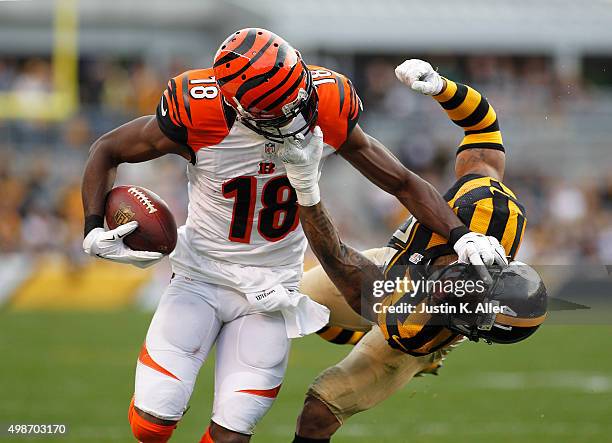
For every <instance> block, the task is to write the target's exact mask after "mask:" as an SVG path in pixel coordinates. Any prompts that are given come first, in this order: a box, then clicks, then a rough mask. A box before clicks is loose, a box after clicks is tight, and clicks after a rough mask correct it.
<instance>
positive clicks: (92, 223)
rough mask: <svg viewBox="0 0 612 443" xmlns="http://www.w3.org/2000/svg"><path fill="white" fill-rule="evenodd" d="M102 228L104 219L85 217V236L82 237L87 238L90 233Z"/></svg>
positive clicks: (93, 216)
mask: <svg viewBox="0 0 612 443" xmlns="http://www.w3.org/2000/svg"><path fill="white" fill-rule="evenodd" d="M103 227H104V217H102V216H101V215H88V216H87V217H85V235H84V236H83V237H87V234H89V232H90V231H92V230H93V229H96V228H103Z"/></svg>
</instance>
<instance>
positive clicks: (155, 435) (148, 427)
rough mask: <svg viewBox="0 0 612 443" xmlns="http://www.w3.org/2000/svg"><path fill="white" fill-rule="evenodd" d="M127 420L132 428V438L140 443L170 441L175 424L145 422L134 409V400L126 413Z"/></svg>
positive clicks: (164, 442) (163, 442)
mask: <svg viewBox="0 0 612 443" xmlns="http://www.w3.org/2000/svg"><path fill="white" fill-rule="evenodd" d="M128 420H129V422H130V426H131V427H132V433H133V434H134V437H136V439H137V440H138V441H139V442H141V443H166V442H167V441H168V440H170V437H171V436H172V433H173V432H174V430H175V429H176V426H177V424H176V423H175V424H173V425H160V424H157V423H151V422H150V421H147V420H146V419H144V418H143V417H141V416H140V415H138V413H137V412H136V410H135V409H134V399H133V398H132V401H131V403H130V408H129V411H128Z"/></svg>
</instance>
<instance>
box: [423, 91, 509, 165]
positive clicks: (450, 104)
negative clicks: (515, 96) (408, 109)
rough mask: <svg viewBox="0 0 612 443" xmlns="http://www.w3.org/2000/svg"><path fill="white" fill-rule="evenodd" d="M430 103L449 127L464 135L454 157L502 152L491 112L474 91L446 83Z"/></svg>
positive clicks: (498, 133) (500, 138)
mask: <svg viewBox="0 0 612 443" xmlns="http://www.w3.org/2000/svg"><path fill="white" fill-rule="evenodd" d="M434 99H436V100H437V101H438V103H440V105H441V106H442V108H444V110H445V111H446V113H447V114H448V117H449V118H450V119H451V120H452V121H453V123H455V124H456V125H457V126H461V127H462V128H463V129H464V131H465V136H464V137H463V140H462V141H461V144H460V145H459V149H458V150H457V153H460V152H461V151H464V150H466V149H472V148H480V149H497V150H499V151H502V152H503V151H504V145H503V140H502V136H501V132H500V130H499V123H498V122H497V115H496V114H495V110H494V109H493V107H492V106H491V105H490V104H489V102H488V101H487V99H486V98H485V97H484V96H482V95H480V93H479V92H478V91H476V90H475V89H473V88H470V87H469V86H466V85H462V84H461V83H455V82H453V81H451V80H448V79H446V89H445V90H444V91H443V92H442V93H440V94H438V95H435V96H434Z"/></svg>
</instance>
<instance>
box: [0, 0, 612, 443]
mask: <svg viewBox="0 0 612 443" xmlns="http://www.w3.org/2000/svg"><path fill="white" fill-rule="evenodd" d="M246 26H262V27H266V28H268V29H271V30H273V31H274V32H277V33H278V34H280V35H282V36H284V37H285V38H286V39H287V40H288V41H290V42H291V43H292V44H293V45H294V46H296V47H297V48H298V49H300V50H301V51H302V53H303V55H304V57H305V59H306V60H307V62H308V63H312V64H321V65H324V66H326V67H329V68H332V69H335V70H337V71H339V72H342V73H344V74H346V75H348V76H349V77H350V78H352V79H353V81H354V84H355V86H356V88H357V91H358V92H359V94H360V96H361V98H362V100H363V103H364V108H365V112H364V113H363V117H362V120H361V122H360V123H361V125H362V126H363V127H364V128H365V129H366V130H367V131H368V132H369V133H371V134H372V135H374V136H376V137H377V138H379V139H380V140H381V141H383V142H384V143H385V144H386V145H387V146H388V147H389V148H390V149H391V150H392V151H393V152H395V153H396V155H397V156H398V157H399V158H400V159H401V160H402V161H403V162H404V163H405V164H406V165H407V166H408V167H410V168H411V169H412V170H414V171H416V172H418V173H420V174H421V175H422V176H424V177H425V178H426V179H428V180H430V181H431V182H432V183H433V184H434V185H436V186H437V187H438V189H439V190H440V191H444V190H445V187H446V186H448V185H449V184H450V183H451V182H452V162H453V158H454V151H455V147H456V145H457V143H458V141H459V140H460V138H461V131H460V130H459V129H458V128H456V127H454V126H453V125H452V124H450V123H449V122H448V121H447V119H446V117H445V115H444V114H443V113H442V112H441V111H440V110H439V109H438V106H437V105H436V104H435V103H434V102H433V101H432V100H430V99H428V98H426V97H420V96H417V95H416V94H413V93H411V92H410V91H407V90H406V89H405V88H404V87H403V86H402V85H400V84H399V83H398V82H397V81H396V80H395V77H394V74H393V69H394V67H395V66H396V65H397V64H398V63H399V62H401V61H403V60H404V59H405V58H424V59H426V60H429V61H431V62H432V64H433V65H434V66H436V67H438V68H439V70H440V72H441V73H443V74H444V75H446V76H448V77H449V78H452V79H454V80H457V81H461V82H464V83H467V84H470V85H472V86H474V87H475V88H476V89H478V90H480V91H481V92H483V93H484V94H486V95H487V97H488V98H489V100H490V102H491V103H492V104H493V106H494V107H495V109H496V111H497V114H498V116H499V118H500V124H501V127H502V131H503V136H504V142H505V146H506V149H507V153H508V167H507V176H506V179H505V182H506V184H508V185H509V186H510V187H511V188H512V189H513V190H514V191H515V192H516V193H517V195H518V196H519V198H521V199H522V201H523V202H524V203H525V205H526V207H527V211H528V214H527V215H528V227H527V231H526V238H525V241H524V243H523V245H522V249H521V252H520V253H519V258H520V259H521V260H523V261H526V262H528V263H535V264H540V265H550V268H551V269H553V271H551V272H549V274H550V275H549V276H548V278H549V280H547V283H548V284H549V285H550V286H552V287H554V288H564V287H567V286H568V285H569V284H570V283H571V284H572V285H574V286H572V288H580V287H581V285H582V287H584V286H585V285H587V286H588V287H589V288H591V289H590V290H593V291H599V292H600V293H606V291H607V293H608V294H609V293H610V284H609V278H608V279H607V280H606V279H605V278H601V277H600V276H599V274H598V273H597V272H595V273H594V274H596V275H597V277H592V276H591V275H590V274H591V273H590V272H584V269H585V266H586V267H587V268H588V269H589V270H593V269H599V268H603V266H602V265H605V264H610V263H612V144H611V141H610V138H611V137H610V136H611V135H612V129H611V127H610V122H611V121H612V2H610V1H604V0H592V1H590V2H588V6H586V4H583V3H581V2H570V1H566V0H537V1H525V0H520V1H516V2H502V1H499V0H495V1H481V0H472V1H469V2H461V6H459V4H458V3H457V2H453V1H451V0H439V1H437V2H435V3H433V2H412V1H400V0H386V1H380V2H368V1H365V0H357V1H348V0H341V1H334V2H323V1H311V2H294V1H280V0H259V1H256V2H240V1H237V0H236V1H234V0H232V1H214V0H175V1H173V2H164V1H145V0H127V1H124V2H97V1H94V0H83V1H80V2H78V1H76V0H57V1H51V0H33V1H12V2H6V1H0V190H1V191H0V221H1V223H0V279H1V282H2V284H1V285H0V308H1V310H0V355H1V356H2V357H0V361H1V362H2V364H0V424H2V426H4V425H5V424H7V423H50V422H51V423H56V422H58V423H67V424H68V426H69V433H68V435H67V436H66V437H63V438H62V439H61V441H74V442H80V441H85V440H86V441H99V442H109V441H113V442H115V441H117V442H124V441H125V442H127V441H131V440H130V437H129V428H128V426H127V424H126V411H127V402H128V401H129V397H130V395H131V389H132V388H131V383H132V373H133V366H134V364H135V358H136V355H137V352H138V349H139V345H140V343H141V341H142V339H143V337H144V333H145V331H146V325H147V322H148V320H149V318H150V315H151V309H152V308H153V307H154V306H155V303H156V301H157V297H159V295H160V292H161V290H163V286H164V284H165V283H166V282H167V280H168V278H169V267H168V265H167V263H164V264H162V265H158V266H156V267H155V269H153V270H152V271H140V270H137V269H136V268H132V267H126V266H117V265H114V264H109V263H106V262H101V261H93V260H90V259H89V258H87V257H86V256H84V254H83V253H82V252H81V241H82V212H81V211H82V210H81V203H80V189H79V184H80V176H81V172H82V167H83V163H84V161H85V159H86V158H87V152H88V148H89V145H90V144H91V142H92V141H93V140H94V139H95V138H96V137H98V136H99V135H101V134H102V133H104V132H105V131H107V130H109V129H112V128H113V127H115V126H117V125H119V124H121V123H123V122H125V121H128V120H129V119H131V118H132V117H134V116H138V115H142V114H150V113H153V112H154V109H155V106H156V104H157V102H158V99H159V96H160V93H161V91H162V90H163V88H164V86H165V83H166V81H167V79H168V78H169V77H171V76H174V75H176V74H178V73H180V72H182V71H183V70H185V69H188V68H192V67H199V66H208V65H209V64H210V63H211V60H212V56H213V54H214V51H215V50H216V47H217V45H218V43H219V42H220V41H221V40H222V39H223V38H224V37H225V36H226V34H228V33H230V32H231V31H233V30H234V29H238V28H241V27H246ZM184 168H185V165H184V162H183V161H182V160H181V159H178V158H177V159H174V158H164V159H160V160H156V161H153V162H150V163H147V164H144V165H137V166H122V168H121V169H120V177H119V182H122V183H133V184H138V185H142V186H145V187H149V188H150V189H153V190H154V191H155V192H157V193H158V194H160V195H161V196H162V197H163V198H164V199H165V200H166V201H167V202H168V203H169V204H170V206H171V207H172V209H173V210H174V211H175V214H176V218H177V220H178V221H183V220H184V217H185V211H186V192H185V191H186V181H185V177H184ZM322 182H323V189H322V192H323V195H324V200H325V201H326V204H327V205H328V207H330V208H331V212H332V215H333V217H334V220H335V221H336V223H337V224H338V226H339V228H340V231H341V233H342V235H343V237H344V238H346V239H347V241H348V242H349V243H350V244H352V245H354V246H358V247H362V248H366V247H374V246H377V245H380V244H382V243H384V242H386V240H387V238H388V237H389V235H390V234H391V233H392V232H393V230H394V229H395V227H396V226H397V225H398V223H399V222H400V221H402V220H403V219H404V218H405V216H406V213H405V212H404V211H403V210H402V209H401V208H400V207H399V205H398V204H397V203H396V202H395V201H394V199H393V198H392V197H390V196H388V195H386V194H384V193H382V192H381V191H379V190H377V189H376V188H375V187H373V186H372V185H370V184H368V183H367V182H366V181H365V180H364V179H363V178H362V177H360V176H359V174H358V173H356V171H354V170H352V169H351V167H350V166H349V165H348V164H347V163H346V162H344V161H343V160H342V159H340V158H331V159H329V160H328V161H327V163H326V165H325V168H324V172H323V179H322ZM312 261H313V259H312V257H309V259H308V263H309V264H311V263H312ZM576 265H580V269H581V271H580V272H578V271H573V269H574V268H573V267H574V266H576ZM555 269H556V270H555ZM560 270H563V272H561V271H560ZM557 323H560V322H557ZM584 323H589V321H588V320H586V321H584ZM598 323H599V324H596V325H593V324H591V325H580V326H575V325H574V326H567V325H559V324H551V325H547V326H546V327H545V328H543V330H542V331H540V332H539V333H538V334H537V335H536V336H535V337H534V338H533V339H530V340H529V341H528V342H527V343H524V344H520V345H516V346H511V347H507V348H500V347H493V348H489V347H487V346H485V345H482V344H478V345H471V344H470V345H467V346H466V349H464V350H462V351H460V352H457V353H456V354H455V355H452V356H451V357H450V358H449V361H448V363H447V365H446V367H445V368H444V369H443V371H442V375H441V376H440V377H437V378H435V377H426V378H423V379H419V380H415V381H414V382H411V383H410V384H409V385H408V386H407V387H406V388H405V389H403V390H402V391H401V392H400V393H398V394H397V395H396V396H395V397H394V398H392V399H390V400H389V401H388V402H386V403H384V404H383V405H381V406H380V407H378V408H377V409H376V410H373V411H370V412H368V413H365V414H362V415H360V416H357V417H355V418H354V419H352V420H351V421H350V422H349V423H348V425H347V426H346V428H345V429H344V430H343V431H342V432H341V433H340V434H339V435H338V437H337V439H336V440H334V441H338V442H349V441H351V442H352V441H357V442H366V441H367V442H373V441H376V442H378V441H380V442H383V441H385V442H386V441H389V442H391V441H393V442H403V441H417V440H421V439H422V440H427V441H431V442H450V441H468V440H469V441H489V440H491V439H492V438H495V439H496V440H497V441H500V442H506V441H507V442H515V441H528V442H530V441H543V442H545V441H551V442H552V441H555V442H589V441H593V442H595V441H597V442H603V441H612V437H610V435H612V424H611V423H610V416H612V358H611V356H610V352H609V349H610V347H609V338H610V335H611V332H612V328H611V327H610V326H609V324H610V321H609V319H608V321H599V322H598ZM606 323H607V324H606ZM347 350H348V349H347V348H342V347H338V346H334V345H331V344H327V343H325V342H323V341H321V340H320V339H318V338H317V337H309V338H307V339H304V340H300V341H298V342H295V343H294V350H293V353H292V359H291V363H290V369H289V376H288V379H287V381H286V383H285V385H284V387H283V390H282V391H281V395H280V397H279V399H278V402H277V404H276V405H275V407H274V408H273V410H272V412H271V413H270V414H269V415H268V416H267V418H266V420H265V421H264V422H263V423H262V426H261V427H260V432H259V433H258V434H257V435H256V437H255V439H254V441H255V442H277V441H278V442H282V441H289V440H290V435H291V434H292V429H293V425H294V419H295V417H296V416H297V413H298V411H299V408H300V405H301V402H302V396H303V393H304V391H305V389H306V386H307V384H308V383H309V382H310V381H311V379H312V378H313V377H314V375H316V373H317V372H318V371H319V370H320V369H322V368H324V367H326V366H328V365H329V364H332V363H333V362H334V361H335V360H337V359H339V358H340V357H341V356H342V355H344V354H345V353H346V352H347ZM210 368H211V365H210V362H208V364H207V365H206V368H205V369H204V370H203V372H202V377H201V380H200V383H199V385H198V386H197V387H196V394H195V396H194V399H193V402H192V409H191V410H190V412H189V414H188V415H187V417H186V418H185V420H184V422H183V423H182V424H181V426H180V427H179V430H178V432H177V434H176V438H175V440H173V441H178V442H182V441H184V442H188V441H197V438H198V436H199V435H200V434H201V432H202V431H203V430H204V428H205V426H206V422H205V421H206V419H207V417H208V413H209V408H210V397H211V385H212V377H211V372H210ZM2 432H3V431H2V430H1V429H0V440H2V439H3V438H5V437H6V435H3V434H2ZM58 441H59V439H58Z"/></svg>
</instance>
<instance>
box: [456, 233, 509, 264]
mask: <svg viewBox="0 0 612 443" xmlns="http://www.w3.org/2000/svg"><path fill="white" fill-rule="evenodd" d="M454 249H455V252H456V253H457V255H458V257H459V262H461V263H471V264H473V265H475V266H485V265H486V266H489V265H492V264H493V263H497V264H498V265H500V266H507V265H508V260H507V259H506V251H505V250H504V248H503V246H502V245H501V244H500V243H499V241H498V240H497V239H496V238H495V237H491V236H486V235H483V234H479V233H477V232H471V231H470V232H468V233H467V234H464V235H463V236H462V237H460V238H459V240H457V242H456V243H455V246H454Z"/></svg>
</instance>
